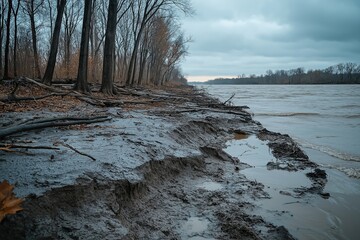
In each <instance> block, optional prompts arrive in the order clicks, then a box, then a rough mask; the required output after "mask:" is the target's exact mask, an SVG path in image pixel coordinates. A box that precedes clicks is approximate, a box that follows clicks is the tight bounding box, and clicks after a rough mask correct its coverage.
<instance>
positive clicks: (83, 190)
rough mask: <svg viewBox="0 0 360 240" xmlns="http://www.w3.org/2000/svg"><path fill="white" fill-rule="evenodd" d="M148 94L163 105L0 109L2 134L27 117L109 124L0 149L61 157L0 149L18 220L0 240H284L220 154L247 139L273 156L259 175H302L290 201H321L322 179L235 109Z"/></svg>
mask: <svg viewBox="0 0 360 240" xmlns="http://www.w3.org/2000/svg"><path fill="white" fill-rule="evenodd" d="M184 92H185V93H186V94H184ZM151 93H152V94H154V93H156V94H157V95H158V96H160V97H161V96H163V98H162V99H163V101H162V102H160V101H159V102H157V103H156V104H151V105H150V104H148V105H146V104H145V105H136V107H134V106H132V105H124V106H121V107H109V108H100V107H94V106H90V105H88V104H84V103H82V102H81V103H79V102H75V103H74V105H73V106H72V107H68V105H66V106H67V107H66V111H60V110H59V108H56V107H54V108H52V109H51V108H45V107H41V108H36V107H32V108H31V109H28V108H26V106H23V107H24V108H25V109H22V111H21V112H11V111H8V110H9V109H11V107H9V106H6V107H5V108H4V109H5V110H6V111H3V113H2V117H1V123H0V124H1V125H2V127H3V128H4V127H8V125H9V124H16V123H17V122H21V121H24V120H26V119H30V118H33V117H36V118H39V119H41V118H45V117H46V118H48V117H51V116H79V115H89V114H90V115H96V114H102V115H103V114H106V115H108V116H111V118H112V119H111V121H108V122H104V123H96V124H89V125H80V126H78V125H77V126H71V127H57V128H46V129H42V130H36V131H30V132H26V133H20V134H16V135H13V136H9V137H7V138H5V139H3V142H6V143H12V144H14V143H16V144H25V143H26V144H29V145H32V144H33V145H47V146H56V147H58V148H59V149H58V150H44V149H42V150H40V149H25V150H23V151H22V153H20V152H15V153H9V152H1V151H0V172H1V179H0V180H3V179H7V180H8V181H9V182H11V183H12V184H15V186H16V188H15V192H16V194H17V196H20V197H23V198H25V203H24V204H23V207H24V211H22V212H19V213H18V214H16V215H11V216H7V217H6V219H5V221H4V222H2V223H1V224H0V236H1V239H293V238H294V237H293V236H291V234H290V233H289V232H288V231H287V229H286V228H285V227H283V226H275V225H274V224H272V223H271V222H267V221H265V220H264V219H263V218H262V217H260V216H258V215H256V214H251V212H252V209H253V208H254V207H255V205H256V202H257V201H258V200H260V199H264V198H270V195H269V194H268V192H267V190H266V189H265V188H264V185H263V184H262V183H260V182H257V181H253V180H249V179H247V178H246V177H245V175H244V174H243V173H242V170H244V169H247V168H249V167H250V165H249V164H247V163H244V162H242V161H241V158H237V157H234V156H232V155H230V154H228V153H227V152H226V151H224V149H225V148H226V143H227V142H228V141H231V140H234V139H238V140H240V141H241V139H242V137H244V138H246V137H247V136H256V137H257V138H258V139H260V140H262V141H264V142H265V143H266V144H267V145H268V146H269V147H270V149H271V150H272V154H273V156H274V157H275V158H276V161H275V162H269V163H268V164H267V168H268V169H269V170H271V169H276V170H282V171H286V172H297V171H302V172H304V174H306V175H307V178H308V179H309V181H310V182H311V184H310V185H309V186H306V187H303V188H299V189H296V191H294V192H293V193H289V194H294V195H296V196H294V197H297V198H301V197H302V196H304V195H306V194H320V195H321V196H322V197H324V198H326V197H328V195H327V194H326V193H324V192H323V188H324V186H325V184H326V173H325V172H324V171H322V170H320V169H318V168H317V166H316V164H314V163H312V162H310V161H309V159H308V157H307V156H306V155H305V154H304V153H303V152H302V151H301V149H300V148H298V146H297V144H296V143H295V142H294V141H293V140H292V139H291V138H290V137H289V136H287V135H281V134H278V133H273V132H269V131H267V130H266V129H264V128H263V127H262V125H261V124H260V123H258V122H256V121H254V120H252V118H251V115H250V114H249V113H247V112H246V111H245V110H244V109H245V108H244V107H234V106H228V105H226V106H225V105H222V104H221V103H220V102H218V101H217V100H215V99H211V98H209V97H207V96H206V95H204V94H203V93H202V92H198V91H195V90H194V89H191V88H181V89H179V88H175V89H174V88H167V89H162V90H152V91H151ZM166 97H168V98H166ZM166 99H169V100H166ZM29 105H31V104H29ZM41 106H43V105H41ZM60 109H61V108H60ZM67 145H69V146H72V147H73V148H75V149H77V150H78V151H80V152H83V153H86V154H88V155H90V156H92V157H93V158H94V159H96V160H95V161H94V160H92V159H90V158H89V157H87V156H83V155H80V154H78V153H77V152H75V151H73V150H72V149H70V148H68V147H66V146H67ZM285 194H287V193H285Z"/></svg>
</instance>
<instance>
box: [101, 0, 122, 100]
mask: <svg viewBox="0 0 360 240" xmlns="http://www.w3.org/2000/svg"><path fill="white" fill-rule="evenodd" d="M117 7H118V0H110V1H109V9H108V20H107V26H106V33H105V46H104V59H103V74H102V83H101V91H102V92H103V93H105V94H109V95H112V94H114V93H115V89H114V86H113V81H114V66H115V64H114V62H115V36H116V24H117Z"/></svg>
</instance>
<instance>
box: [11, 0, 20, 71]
mask: <svg viewBox="0 0 360 240" xmlns="http://www.w3.org/2000/svg"><path fill="white" fill-rule="evenodd" d="M19 8H20V0H18V1H17V5H16V9H12V11H13V14H14V59H13V61H14V77H17V75H18V74H17V66H16V65H17V59H16V51H17V41H18V38H17V30H18V29H17V16H18V13H19Z"/></svg>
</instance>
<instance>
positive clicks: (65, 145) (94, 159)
mask: <svg viewBox="0 0 360 240" xmlns="http://www.w3.org/2000/svg"><path fill="white" fill-rule="evenodd" d="M55 144H60V145H62V146H64V147H67V148H70V149H71V150H73V151H74V152H76V153H78V154H80V155H83V156H86V157H88V158H90V159H91V160H93V161H96V158H94V157H92V156H90V155H89V154H86V153H83V152H80V151H79V150H77V149H76V148H74V147H72V146H70V145H69V144H66V143H62V142H57V143H55Z"/></svg>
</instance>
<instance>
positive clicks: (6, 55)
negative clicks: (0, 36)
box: [3, 0, 12, 79]
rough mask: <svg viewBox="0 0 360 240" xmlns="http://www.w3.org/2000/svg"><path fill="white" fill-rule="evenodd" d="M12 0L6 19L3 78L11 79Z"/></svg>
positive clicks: (10, 0)
mask: <svg viewBox="0 0 360 240" xmlns="http://www.w3.org/2000/svg"><path fill="white" fill-rule="evenodd" d="M11 8H12V0H9V5H8V15H7V21H6V42H5V59H4V61H5V63H4V76H3V79H9V50H10V49H9V48H10V22H11Z"/></svg>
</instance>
